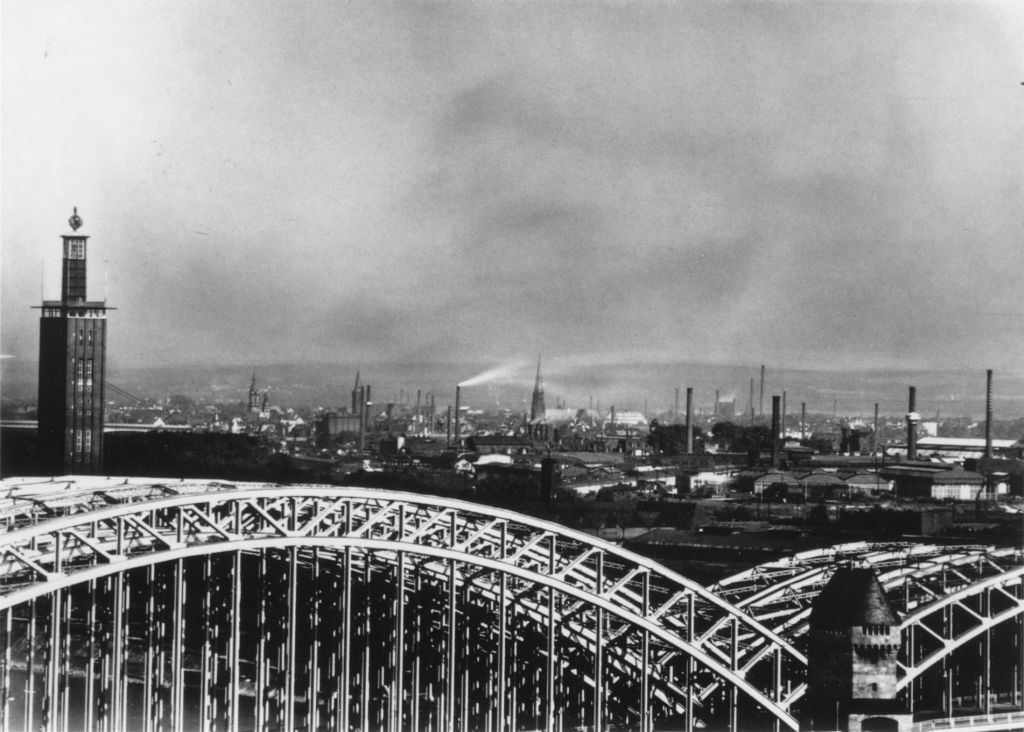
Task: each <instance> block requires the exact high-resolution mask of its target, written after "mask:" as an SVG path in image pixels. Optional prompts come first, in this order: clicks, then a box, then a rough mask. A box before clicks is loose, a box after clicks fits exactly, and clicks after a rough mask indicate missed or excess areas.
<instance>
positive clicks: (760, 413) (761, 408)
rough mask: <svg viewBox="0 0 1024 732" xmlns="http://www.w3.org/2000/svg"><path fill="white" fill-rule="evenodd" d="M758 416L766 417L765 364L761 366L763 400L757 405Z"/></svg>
mask: <svg viewBox="0 0 1024 732" xmlns="http://www.w3.org/2000/svg"><path fill="white" fill-rule="evenodd" d="M757 416H759V417H763V416H764V364H761V399H760V401H759V403H758V405H757Z"/></svg>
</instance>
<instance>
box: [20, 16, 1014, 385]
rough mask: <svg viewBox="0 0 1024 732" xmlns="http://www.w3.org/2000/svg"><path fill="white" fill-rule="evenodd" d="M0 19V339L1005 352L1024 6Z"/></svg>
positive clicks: (466, 352) (624, 350)
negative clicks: (77, 329)
mask: <svg viewBox="0 0 1024 732" xmlns="http://www.w3.org/2000/svg"><path fill="white" fill-rule="evenodd" d="M0 13H2V16H0V21H2V62H3V65H2V83H0V89H2V92H0V93H2V195H0V202H2V203H0V205H2V222H0V233H2V239H0V245H2V250H0V255H2V257H0V260H2V261H0V263H2V268H3V269H2V342H0V350H2V353H3V354H4V355H5V356H6V357H8V358H11V357H13V358H18V359H23V360H29V361H31V360H34V359H35V358H36V357H37V354H38V311H34V310H30V309H29V307H30V306H31V305H34V304H37V303H38V301H39V299H40V291H41V287H42V290H43V292H44V294H45V296H46V297H47V298H55V297H57V296H58V295H59V289H60V257H61V252H60V244H59V242H60V239H59V234H61V233H65V232H66V231H67V224H66V221H67V218H68V216H69V215H70V214H71V209H72V206H75V205H77V206H78V209H79V213H80V215H81V216H82V217H83V219H84V220H85V226H84V228H83V231H84V232H85V233H88V234H90V235H91V237H92V238H91V240H90V249H89V290H90V296H91V297H93V298H102V297H104V296H106V298H107V299H108V301H109V303H110V304H111V305H113V306H116V307H117V308H118V310H117V311H116V312H114V313H113V314H112V315H111V318H110V327H111V358H112V359H113V361H114V363H115V364H121V365H148V364H158V363H168V362H169V363H177V362H213V363H230V364H235V363H270V362H280V361H331V360H335V359H343V360H346V361H358V360H360V359H373V360H378V361H380V360H383V361H389V360H394V361H409V360H427V361H450V360H473V361H475V362H488V361H494V362H495V363H501V362H504V361H506V360H509V359H521V358H526V359H528V360H529V359H533V358H535V354H537V353H538V352H543V353H545V354H546V357H547V355H550V357H552V358H561V359H563V360H569V361H571V360H572V359H583V360H585V361H590V360H598V359H606V360H609V361H625V362H631V361H658V360H665V361H691V362H692V361H698V362H701V361H703V362H722V363H763V362H766V361H767V362H769V363H771V364H775V365H779V366H789V367H804V368H832V367H842V368H850V367H858V366H863V367H876V366H887V367H906V368H931V367H936V368H939V367H941V368H966V369H983V368H993V367H994V368H997V369H1013V370H1020V368H1021V364H1024V285H1022V281H1021V278H1022V274H1024V224H1022V222H1024V208H1022V207H1024V195H1022V194H1024V134H1022V132H1024V129H1022V128H1024V86H1022V82H1024V3H1020V2H1018V1H1016V0H1012V1H1007V2H1002V3H996V2H951V3H946V2H927V3H910V2H905V3H897V2H871V3H840V2H831V3H825V2H777V3H776V2H753V3H746V2H737V3H729V2H719V1H717V0H715V1H711V0H706V1H697V0H694V1H690V2H673V3H668V2H643V1H638V2H604V3H602V2H573V3H569V2H558V1H557V0H556V1H553V2H529V3H512V2H486V3H485V2H481V3H470V2H452V3H440V2H436V3H432V2H407V3H406V2H396V3H384V2H359V1H357V0H354V1H353V2H348V3H343V2H337V0H323V1H319V2H282V1H281V0H274V1H273V2H254V1H253V0H244V1H242V0H239V1H237V2H231V1H229V0H223V1H220V2H208V0H202V1H200V2H195V1H190V0H173V1H170V2H155V1H152V0H149V1H147V2H102V3H82V2H68V3H58V2H48V1H46V0H4V2H3V4H2V6H0ZM105 273H106V274H105ZM41 274H42V275H43V279H42V281H41Z"/></svg>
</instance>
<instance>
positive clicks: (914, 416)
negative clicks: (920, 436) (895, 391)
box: [907, 387, 921, 460]
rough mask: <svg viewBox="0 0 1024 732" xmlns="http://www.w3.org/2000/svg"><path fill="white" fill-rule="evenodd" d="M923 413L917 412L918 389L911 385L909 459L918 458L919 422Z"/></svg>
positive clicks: (908, 433) (908, 415)
mask: <svg viewBox="0 0 1024 732" xmlns="http://www.w3.org/2000/svg"><path fill="white" fill-rule="evenodd" d="M920 421H921V415H920V414H918V413H917V389H915V388H914V387H910V399H909V405H908V408H907V460H917V423H918V422H920Z"/></svg>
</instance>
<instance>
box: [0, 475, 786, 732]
mask: <svg viewBox="0 0 1024 732" xmlns="http://www.w3.org/2000/svg"><path fill="white" fill-rule="evenodd" d="M178 488H179V486H177V485H175V486H173V488H172V490H174V491H175V492H179V491H178V490H177V489H178ZM216 488H217V490H215V491H214V492H210V493H196V492H190V491H188V490H186V491H184V492H180V494H179V495H166V493H167V492H168V491H167V490H166V489H164V488H159V489H153V488H152V487H151V488H150V489H147V488H145V487H140V486H126V487H125V488H124V489H123V490H122V491H121V495H119V496H117V498H115V499H113V500H126V501H127V502H126V503H114V502H111V497H110V494H109V493H107V494H106V495H105V496H104V497H103V498H102V500H103V501H104V504H105V505H102V507H97V495H98V493H97V492H95V491H94V492H91V493H90V492H88V491H83V492H81V493H80V494H79V495H77V496H74V497H71V496H67V495H63V496H62V498H63V499H64V507H65V508H66V513H65V515H58V516H49V517H43V516H40V515H38V514H36V515H35V516H34V521H35V523H30V524H28V525H23V526H21V527H20V528H15V529H14V530H12V531H9V532H8V533H7V534H4V535H0V611H4V610H7V609H9V608H12V607H15V606H19V605H24V604H26V603H30V602H33V601H34V600H35V599H37V598H40V597H43V596H46V595H53V596H56V595H59V593H60V591H61V590H63V589H66V588H69V587H73V586H75V585H81V584H82V583H95V582H98V581H100V580H101V579H103V578H105V577H110V576H119V575H123V574H125V573H127V572H129V571H132V570H136V569H139V568H142V567H146V566H150V565H154V564H157V563H160V562H165V561H180V560H183V559H186V558H189V557H196V556H203V555H210V554H215V553H230V552H233V551H236V550H238V549H244V548H251V549H254V550H256V549H260V548H271V547H274V548H287V547H306V548H320V549H328V548H329V549H330V550H332V551H342V550H345V549H359V550H360V551H366V550H372V551H374V552H375V553H376V554H378V555H379V556H383V557H388V556H399V555H409V556H412V555H417V556H425V557H434V558H437V559H442V560H444V561H447V562H458V563H459V564H460V565H463V566H466V567H475V568H477V569H478V570H481V571H483V572H496V573H499V574H501V575H504V576H509V577H514V578H517V579H518V580H522V581H524V582H526V583H528V584H532V585H535V586H538V587H545V588H550V589H551V590H552V591H554V592H557V593H558V594H559V595H560V596H561V597H565V598H571V599H573V600H574V605H570V606H569V607H567V608H566V609H565V610H564V611H563V615H564V618H565V623H566V625H567V626H568V625H569V624H571V623H572V622H574V621H573V617H574V614H575V613H577V612H579V610H580V608H581V607H583V608H586V611H587V612H588V613H591V614H594V613H596V614H597V617H598V618H601V617H604V618H605V620H604V621H599V625H598V627H602V628H603V627H604V626H602V625H600V623H601V622H604V623H606V624H607V625H608V627H609V631H608V634H607V637H605V634H604V631H601V632H593V633H590V634H589V635H588V634H586V633H580V634H578V636H579V637H580V638H581V639H582V645H584V646H586V647H588V648H591V649H593V648H596V649H598V651H597V655H598V657H603V656H602V655H601V652H600V649H601V648H602V646H609V645H611V643H613V642H614V641H615V640H616V639H617V638H619V637H622V636H624V635H626V634H628V633H629V632H633V633H640V634H642V635H643V637H644V638H645V640H644V648H645V649H646V648H648V647H649V645H648V644H649V643H656V644H660V647H662V648H663V649H664V651H665V652H663V653H662V658H668V659H671V658H674V657H676V656H683V657H685V658H689V659H691V660H692V662H693V664H695V665H694V666H690V667H689V668H690V670H691V671H694V672H699V673H700V674H701V675H708V676H709V677H710V678H716V679H721V680H723V681H724V682H725V684H726V686H727V688H728V689H729V693H730V694H731V695H732V697H733V701H732V702H731V704H732V706H733V707H735V704H736V698H735V697H736V695H740V696H741V697H743V698H746V699H748V700H749V703H752V704H754V705H755V706H757V707H759V708H761V709H763V710H765V712H766V713H767V714H768V716H769V717H771V718H774V719H775V720H776V723H777V724H780V725H782V726H784V727H788V728H791V729H795V728H796V721H795V719H794V718H793V717H792V716H791V714H790V713H789V711H788V708H789V702H788V701H787V700H786V699H785V698H771V697H772V696H775V697H780V696H782V695H780V694H778V693H777V692H778V689H777V688H774V689H766V688H763V687H758V686H755V685H754V684H752V683H751V682H750V681H748V680H747V678H746V675H747V673H748V672H749V670H750V668H751V667H752V666H753V664H754V662H748V663H746V664H744V665H740V664H739V663H737V657H738V653H739V649H740V647H741V645H742V644H743V643H746V642H747V641H748V640H749V639H751V638H753V639H756V642H757V644H758V646H759V648H760V652H759V655H758V659H762V658H765V659H767V662H768V663H770V664H773V668H774V671H772V676H773V677H776V678H778V677H781V675H782V673H783V672H782V665H783V664H789V665H800V664H802V663H804V662H805V659H804V657H803V655H802V654H801V653H800V652H798V651H796V650H795V649H794V648H793V647H792V646H791V645H790V644H788V643H786V642H785V641H783V640H782V639H781V638H779V637H778V636H776V635H775V634H774V633H772V632H771V631H770V630H768V629H767V628H765V627H764V626H762V625H761V624H759V623H758V622H757V621H756V620H752V619H751V618H750V617H749V616H747V615H746V614H744V613H743V612H741V611H739V610H737V609H736V608H733V607H732V606H731V605H729V604H728V603H727V602H725V601H723V600H722V599H721V598H718V597H716V596H715V595H713V594H712V593H710V592H708V591H707V590H706V589H704V588H703V587H701V586H700V585H698V584H697V583H694V582H692V581H690V580H688V579H686V578H683V577H681V576H679V575H675V574H674V573H672V572H669V571H668V570H666V569H664V568H662V567H660V565H658V564H657V563H655V562H652V561H651V560H647V559H645V558H643V557H639V556H637V555H633V554H632V553H630V552H627V551H624V550H622V549H620V548H618V547H615V546H613V545H607V544H605V543H604V542H601V541H600V540H597V539H595V538H593V537H590V536H588V535H585V534H579V533H577V532H572V531H570V530H567V529H565V528H564V527H561V526H558V525H555V524H551V523H548V522H544V521H539V520H535V519H529V518H527V517H524V516H521V515H519V514H514V513H512V512H507V511H500V510H491V509H485V508H483V507H480V506H476V505H473V504H467V503H464V502H461V501H454V500H449V499H438V498H427V497H423V496H419V495H412V494H401V493H393V492H383V491H374V490H368V489H351V488H346V489H339V488H331V487H316V486H288V487H278V486H274V487H261V488H252V487H244V488H234V487H231V486H220V485H218V486H216ZM157 492H159V493H160V494H161V497H154V494H155V493H157ZM488 591H489V592H490V594H491V596H495V595H496V594H497V592H498V591H497V589H495V588H494V587H493V586H492V587H490V588H488ZM533 612H534V613H535V614H537V615H538V616H539V617H542V618H543V617H544V613H543V609H542V608H541V607H539V606H537V607H534V608H533ZM602 614H603V615H602ZM611 618H616V619H618V622H619V627H617V628H612V627H611V625H612V624H611V623H609V622H608V620H609V619H611ZM552 619H554V621H556V622H560V623H561V622H562V620H563V618H562V617H558V616H554V615H553V614H552V610H551V609H549V610H548V614H547V621H548V622H549V623H551V622H552ZM609 658H610V659H612V661H613V662H614V663H618V664H621V665H624V666H627V667H628V666H632V667H633V670H634V671H635V670H636V669H637V667H639V666H640V665H642V664H648V663H649V662H648V660H647V656H646V655H645V654H644V653H642V652H640V651H639V650H638V645H637V644H636V643H634V644H633V646H628V644H627V646H626V647H625V648H624V649H623V650H621V651H616V653H615V654H612V655H611V656H609ZM644 671H647V672H650V674H651V676H652V679H653V681H652V683H653V684H654V685H655V686H657V687H658V689H659V690H660V692H661V693H662V694H665V693H669V692H670V691H671V690H672V689H673V688H675V689H676V690H678V689H679V688H680V687H673V685H672V683H671V680H670V679H661V678H659V677H658V669H657V668H656V667H655V665H651V666H650V668H644ZM591 683H592V681H591ZM645 683H646V681H645ZM716 686H717V685H716ZM703 698H705V697H700V698H699V699H703ZM677 704H678V705H679V706H680V707H681V708H686V709H688V710H689V712H690V715H688V718H691V719H692V709H693V699H691V698H687V699H685V700H677ZM734 721H735V720H734ZM691 723H692V722H691Z"/></svg>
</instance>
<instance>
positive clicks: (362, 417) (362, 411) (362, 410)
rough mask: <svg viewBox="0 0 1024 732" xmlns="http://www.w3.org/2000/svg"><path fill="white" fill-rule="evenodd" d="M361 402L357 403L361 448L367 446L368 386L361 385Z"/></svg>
mask: <svg viewBox="0 0 1024 732" xmlns="http://www.w3.org/2000/svg"><path fill="white" fill-rule="evenodd" d="M358 391H359V403H358V404H357V405H356V406H357V409H356V414H358V415H359V450H360V451H362V450H363V449H364V448H365V446H366V387H365V386H360V387H359V390H358Z"/></svg>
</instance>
